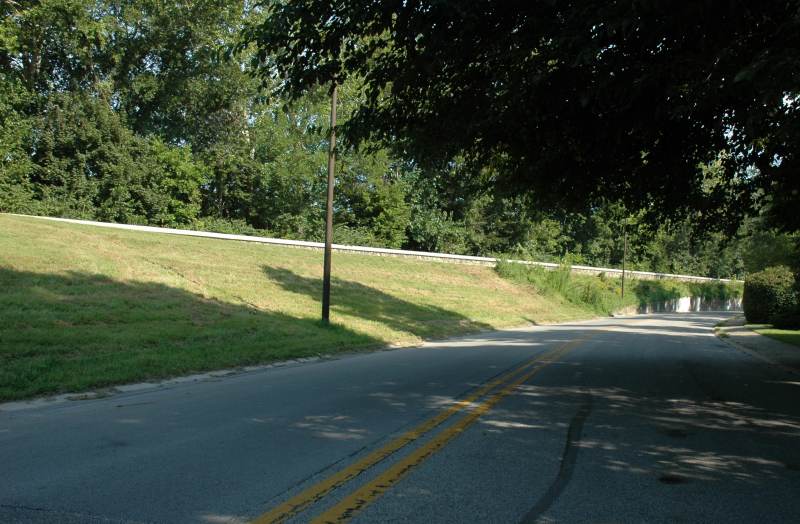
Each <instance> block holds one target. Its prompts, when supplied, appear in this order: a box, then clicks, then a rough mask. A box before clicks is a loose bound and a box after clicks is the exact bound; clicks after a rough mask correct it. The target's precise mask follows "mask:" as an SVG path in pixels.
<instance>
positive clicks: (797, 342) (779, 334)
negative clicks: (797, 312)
mask: <svg viewBox="0 0 800 524" xmlns="http://www.w3.org/2000/svg"><path fill="white" fill-rule="evenodd" d="M754 331H755V332H756V333H760V334H762V335H766V336H768V337H770V338H774V339H775V340H779V341H781V342H785V343H787V344H792V345H793V346H797V347H800V329H776V328H773V327H763V328H757V329H754Z"/></svg>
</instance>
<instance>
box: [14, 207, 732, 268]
mask: <svg viewBox="0 0 800 524" xmlns="http://www.w3.org/2000/svg"><path fill="white" fill-rule="evenodd" d="M3 214H9V215H11V216H19V217H25V218H36V219H40V220H51V221H55V222H67V223H71V224H82V225H87V226H96V227H107V228H113V229H126V230H130V231H141V232H145V233H162V234H168V235H183V236H191V237H203V238H215V239H219V240H238V241H240V242H257V243H261V244H274V245H280V246H290V247H300V248H310V249H323V248H324V247H325V245H324V244H323V243H322V242H308V241H305V240H285V239H282V238H269V237H256V236H250V235H233V234H228V233H212V232H210V231H194V230H190V229H173V228H168V227H155V226H137V225H133V224H117V223H113V222H96V221H93V220H78V219H75V218H56V217H42V216H33V215H19V214H14V213H3ZM333 249H334V250H336V251H339V252H345V253H347V252H349V253H361V254H367V255H377V256H391V257H404V258H418V259H423V260H433V261H439V262H454V263H458V264H479V265H485V266H495V265H496V264H497V262H498V261H499V259H497V258H493V257H477V256H470V255H453V254H449V253H428V252H425V251H410V250H407V249H386V248H380V247H365V246H349V245H344V244H333ZM509 262H513V263H516V264H526V265H532V266H539V267H543V268H545V269H551V270H552V269H557V268H558V267H559V264H555V263H552V262H532V261H530V260H509ZM571 269H572V271H573V272H574V273H584V274H589V275H599V274H601V273H604V274H605V275H606V276H609V277H621V276H622V270H621V269H614V268H606V267H592V266H581V265H573V266H571ZM625 276H626V277H630V278H635V279H639V280H659V279H671V280H683V281H686V282H740V281H735V280H731V279H728V278H709V277H699V276H695V275H676V274H672V273H653V272H651V271H625Z"/></svg>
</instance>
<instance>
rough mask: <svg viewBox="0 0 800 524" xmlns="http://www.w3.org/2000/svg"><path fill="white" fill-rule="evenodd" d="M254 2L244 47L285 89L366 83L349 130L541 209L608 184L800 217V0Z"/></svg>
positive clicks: (710, 208) (635, 192) (635, 198)
mask: <svg viewBox="0 0 800 524" xmlns="http://www.w3.org/2000/svg"><path fill="white" fill-rule="evenodd" d="M262 4H263V8H264V9H265V15H266V16H265V17H264V20H263V22H261V23H259V24H258V25H254V26H252V27H250V28H249V29H248V30H247V31H246V32H245V38H244V42H243V44H242V46H243V47H244V46H247V45H249V44H252V43H255V44H256V46H257V48H258V55H257V57H256V65H257V67H258V70H259V72H260V74H261V75H262V76H263V77H264V78H265V79H266V78H271V77H277V78H279V79H280V80H282V83H281V84H280V87H279V92H280V93H281V94H282V95H289V96H290V97H293V98H294V97H298V96H300V95H301V94H302V93H304V92H306V91H307V90H308V89H309V88H310V87H311V86H314V85H316V84H326V83H328V82H330V81H331V80H332V79H334V78H335V79H338V81H343V80H344V79H346V78H348V77H355V78H357V79H359V80H360V81H362V82H363V89H362V92H361V96H362V99H361V102H360V106H359V108H358V110H357V112H356V113H355V114H354V116H353V117H352V118H351V119H350V120H349V121H348V122H347V123H346V124H345V125H344V126H343V131H344V132H345V134H346V136H347V138H348V139H349V140H351V141H352V142H353V143H362V142H376V141H377V142H382V143H387V144H392V145H393V146H394V147H396V148H397V149H398V150H399V151H401V152H403V153H404V154H407V155H411V156H412V157H414V158H417V159H447V158H452V157H454V156H455V155H463V156H464V157H465V158H466V159H467V160H468V161H470V163H471V165H472V166H474V167H476V168H485V167H487V166H492V167H493V168H494V169H493V171H492V173H493V175H492V177H493V178H492V182H494V183H495V184H496V185H498V186H500V187H506V188H510V189H512V191H514V192H520V191H523V190H525V191H527V190H532V194H533V195H534V196H535V198H536V199H537V200H538V202H539V204H540V205H541V204H544V205H547V206H548V207H551V208H572V209H577V208H585V206H586V205H587V203H589V204H591V203H592V202H596V201H597V200H598V199H600V198H601V197H609V198H612V199H617V198H623V199H624V200H625V201H626V203H627V204H628V205H629V206H630V207H632V208H635V209H638V208H646V209H648V210H650V212H651V213H654V214H656V215H658V214H666V213H669V212H671V211H673V212H674V211H678V210H686V209H693V210H696V211H699V212H700V214H699V215H698V218H702V219H705V220H706V221H708V222H714V223H715V224H717V225H720V224H721V222H720V220H721V219H725V220H726V221H727V222H728V223H730V224H734V225H735V224H736V223H738V221H739V219H740V218H741V217H742V216H743V215H744V214H745V213H746V212H748V211H750V210H751V209H753V208H754V207H755V206H764V205H769V206H770V207H771V210H772V213H773V216H774V217H775V218H777V222H778V224H779V225H781V226H783V227H784V228H787V229H790V230H792V229H793V230H797V229H800V219H799V218H798V215H797V214H796V213H794V211H793V207H795V206H796V204H797V203H798V201H800V195H798V189H799V188H800V176H798V167H797V166H798V161H800V159H799V158H798V154H799V153H800V151H798V148H800V124H798V105H799V104H800V99H799V98H798V97H800V85H799V84H800V52H799V51H800V49H799V48H800V2H798V1H776V2H745V1H732V0H724V1H723V0H698V1H693V2H666V1H658V0H629V1H616V2H608V1H606V0H602V1H601V0H594V1H592V0H586V1H574V2H556V1H552V0H549V1H542V0H539V1H536V0H531V1H524V2H522V1H507V2H497V1H492V0H475V1H470V2H464V1H462V0H436V1H432V0H428V1H415V0H395V1H385V2H374V1H372V0H349V1H347V2H343V1H337V2H331V1H330V0H296V1H291V2H285V1H277V2H276V1H272V0H270V1H264V2H263V3H262ZM714 161H717V162H719V163H720V165H721V166H722V168H723V169H721V170H719V171H717V172H716V174H715V176H713V177H710V176H709V172H708V171H704V170H701V169H699V166H701V165H707V164H709V163H711V162H714ZM498 173H499V174H498Z"/></svg>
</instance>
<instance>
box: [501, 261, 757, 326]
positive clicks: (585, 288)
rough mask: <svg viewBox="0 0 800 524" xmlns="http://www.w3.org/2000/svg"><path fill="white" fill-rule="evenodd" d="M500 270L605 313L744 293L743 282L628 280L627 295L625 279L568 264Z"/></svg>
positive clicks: (505, 275) (545, 292)
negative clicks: (583, 272)
mask: <svg viewBox="0 0 800 524" xmlns="http://www.w3.org/2000/svg"><path fill="white" fill-rule="evenodd" d="M497 273H498V274H499V275H501V276H502V277H503V278H506V279H508V280H510V281H513V282H518V283H525V284H529V285H531V286H532V287H533V288H534V289H535V290H536V291H537V292H538V293H539V294H541V295H543V296H547V297H549V298H551V299H552V300H561V301H563V302H567V303H570V304H573V305H575V306H577V307H580V308H583V309H584V310H586V311H590V312H593V313H596V314H601V315H608V314H611V313H613V312H615V311H619V310H621V309H623V308H626V307H630V306H636V307H639V306H646V305H648V304H654V303H660V302H666V301H669V300H674V299H678V298H681V297H703V298H704V299H706V300H727V299H729V298H738V297H741V296H742V288H743V286H742V284H741V283H729V284H726V283H721V282H703V283H694V282H681V281H676V280H634V279H626V288H625V289H626V292H625V296H624V297H623V296H622V281H621V279H619V278H609V277H606V276H605V275H602V274H601V275H598V276H593V275H581V274H576V273H572V272H571V271H570V268H569V266H568V265H566V264H564V265H562V266H561V267H560V268H558V269H557V270H554V271H550V270H546V269H544V268H542V267H538V266H525V265H521V264H514V263H510V262H501V263H499V264H498V265H497Z"/></svg>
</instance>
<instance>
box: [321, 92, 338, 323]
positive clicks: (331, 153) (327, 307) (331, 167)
mask: <svg viewBox="0 0 800 524" xmlns="http://www.w3.org/2000/svg"><path fill="white" fill-rule="evenodd" d="M336 88H337V86H336V81H335V80H334V81H333V87H331V136H330V143H329V145H328V201H327V204H326V206H325V260H324V262H323V270H322V322H323V323H325V324H327V323H329V322H330V315H331V251H332V249H331V244H333V182H334V171H335V168H336Z"/></svg>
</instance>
